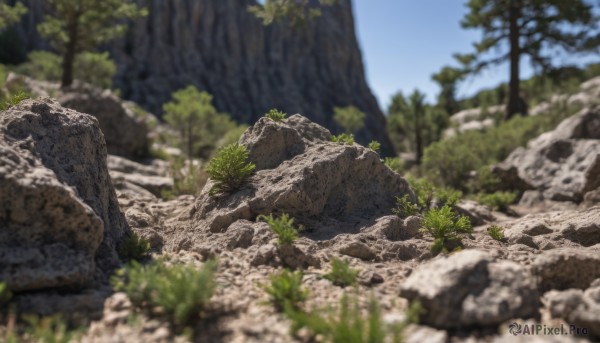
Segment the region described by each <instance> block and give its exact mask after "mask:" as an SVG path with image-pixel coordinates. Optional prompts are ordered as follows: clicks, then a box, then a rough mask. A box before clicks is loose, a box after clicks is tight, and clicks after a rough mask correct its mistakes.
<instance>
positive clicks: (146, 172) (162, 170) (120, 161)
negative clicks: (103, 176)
mask: <svg viewBox="0 0 600 343" xmlns="http://www.w3.org/2000/svg"><path fill="white" fill-rule="evenodd" d="M163 162H164V163H166V165H163ZM106 163H107V165H108V170H110V171H111V172H113V171H114V172H119V173H123V174H138V175H143V176H167V175H168V174H169V171H168V167H169V166H168V162H166V161H162V160H157V159H153V160H152V159H148V160H144V164H142V163H139V162H135V161H132V160H129V159H126V158H124V157H121V156H116V155H108V158H107V159H106Z"/></svg>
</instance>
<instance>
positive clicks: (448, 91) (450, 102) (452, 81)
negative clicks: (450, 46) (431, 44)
mask: <svg viewBox="0 0 600 343" xmlns="http://www.w3.org/2000/svg"><path fill="white" fill-rule="evenodd" d="M463 78H464V73H463V72H462V71H461V70H460V69H458V68H453V67H448V66H445V67H443V68H442V70H440V71H439V72H438V73H436V74H433V75H432V76H431V79H432V80H433V81H434V82H436V83H437V84H438V85H439V86H440V88H441V90H440V94H439V95H438V106H440V107H441V108H443V109H444V111H446V114H447V115H449V116H451V115H453V114H454V113H456V112H458V111H459V110H460V106H459V105H458V101H457V100H456V86H457V83H458V82H459V81H461V80H463Z"/></svg>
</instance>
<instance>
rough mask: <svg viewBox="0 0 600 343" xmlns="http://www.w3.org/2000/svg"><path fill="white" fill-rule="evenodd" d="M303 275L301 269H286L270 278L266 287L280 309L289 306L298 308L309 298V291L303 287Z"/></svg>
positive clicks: (270, 298) (270, 299) (271, 298)
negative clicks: (292, 270) (291, 270)
mask: <svg viewBox="0 0 600 343" xmlns="http://www.w3.org/2000/svg"><path fill="white" fill-rule="evenodd" d="M302 276H303V275H302V271H300V270H297V271H295V272H290V271H289V270H287V269H284V270H283V271H282V272H281V273H279V274H275V275H272V276H271V277H270V278H269V280H270V283H269V284H268V285H266V286H265V287H264V289H265V291H266V292H267V294H269V301H270V302H271V304H273V306H275V308H276V309H277V310H278V311H282V310H283V309H285V308H287V307H290V308H293V309H297V308H298V306H299V305H300V304H301V303H303V302H304V301H305V300H306V299H307V298H308V291H307V290H305V289H304V288H303V287H302Z"/></svg>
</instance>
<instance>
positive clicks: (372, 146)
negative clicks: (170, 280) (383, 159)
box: [369, 141, 381, 153]
mask: <svg viewBox="0 0 600 343" xmlns="http://www.w3.org/2000/svg"><path fill="white" fill-rule="evenodd" d="M369 149H371V150H373V151H375V152H376V153H379V150H381V144H380V143H379V142H378V141H371V143H369Z"/></svg>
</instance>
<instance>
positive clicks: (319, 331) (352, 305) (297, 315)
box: [286, 293, 421, 343]
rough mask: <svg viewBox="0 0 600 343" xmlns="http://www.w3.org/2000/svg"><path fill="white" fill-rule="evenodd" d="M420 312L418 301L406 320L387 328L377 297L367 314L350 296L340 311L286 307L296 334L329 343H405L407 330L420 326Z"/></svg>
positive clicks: (342, 304)
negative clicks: (302, 331) (302, 332)
mask: <svg viewBox="0 0 600 343" xmlns="http://www.w3.org/2000/svg"><path fill="white" fill-rule="evenodd" d="M322 313H325V314H326V315H323V314H322ZM420 313H421V308H420V305H419V304H418V303H416V302H415V303H414V304H412V305H411V306H410V308H409V309H408V311H407V313H406V319H405V320H404V321H402V322H399V323H395V324H392V325H386V324H385V322H384V321H383V318H382V316H381V309H380V306H379V304H378V302H377V300H376V299H375V298H374V297H371V300H370V302H369V305H368V309H367V312H366V313H363V311H361V309H360V307H359V306H358V299H357V298H355V297H352V298H350V297H348V295H347V294H346V293H344V294H343V295H342V297H341V299H340V303H339V307H338V311H337V312H334V311H332V310H331V309H319V310H315V311H311V312H302V311H297V310H295V309H293V308H289V307H288V308H286V315H287V316H288V318H289V319H290V320H291V321H292V326H291V331H292V333H293V334H296V333H297V332H298V331H299V330H300V329H302V328H306V329H308V330H309V331H310V332H311V333H312V334H313V335H315V336H319V337H320V339H321V340H319V341H322V342H329V343H384V342H393V343H397V342H398V343H399V342H401V341H402V332H403V331H404V328H405V327H406V326H407V325H408V324H411V323H417V322H418V317H419V315H420Z"/></svg>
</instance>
